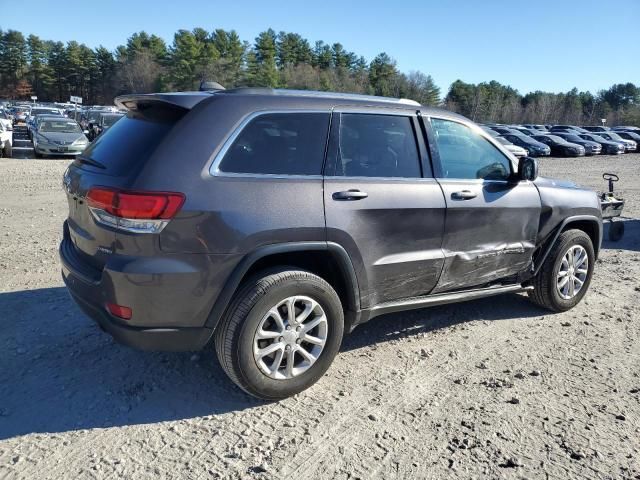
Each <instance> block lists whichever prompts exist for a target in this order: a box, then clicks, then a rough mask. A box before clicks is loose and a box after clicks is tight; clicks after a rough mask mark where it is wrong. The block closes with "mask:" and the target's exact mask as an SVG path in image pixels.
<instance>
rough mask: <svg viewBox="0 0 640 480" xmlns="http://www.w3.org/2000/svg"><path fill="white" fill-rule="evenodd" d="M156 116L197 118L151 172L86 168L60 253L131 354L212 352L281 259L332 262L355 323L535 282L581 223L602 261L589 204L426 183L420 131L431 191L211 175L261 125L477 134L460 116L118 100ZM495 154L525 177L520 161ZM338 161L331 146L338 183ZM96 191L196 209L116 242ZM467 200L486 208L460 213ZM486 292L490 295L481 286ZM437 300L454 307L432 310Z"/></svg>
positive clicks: (294, 101)
mask: <svg viewBox="0 0 640 480" xmlns="http://www.w3.org/2000/svg"><path fill="white" fill-rule="evenodd" d="M145 102H160V103H162V102H168V103H170V104H171V105H173V106H174V107H176V108H181V109H184V110H185V112H188V113H187V114H186V115H184V117H183V118H182V119H181V120H179V121H178V123H177V124H176V125H175V127H174V128H173V129H172V130H171V132H170V133H169V134H168V135H167V136H166V138H165V139H164V140H163V141H162V142H161V144H160V146H159V147H158V148H157V149H156V150H155V152H153V153H152V154H151V155H150V157H149V158H148V159H146V161H144V162H141V163H140V165H138V166H136V167H135V168H131V169H130V170H129V171H127V172H126V173H125V174H124V175H122V176H114V175H107V174H104V173H101V172H100V171H98V169H95V168H91V167H87V166H82V165H79V164H78V163H75V164H73V165H72V166H71V167H70V168H69V171H68V172H67V174H66V175H65V180H64V184H65V188H66V189H67V191H68V199H69V211H70V213H69V219H68V220H67V222H66V224H65V235H64V240H63V244H62V246H61V257H62V263H63V276H64V278H65V282H66V283H67V285H68V286H69V289H70V290H71V292H72V293H73V294H74V298H76V299H77V300H78V302H79V303H80V304H81V305H82V308H83V309H84V310H85V311H87V312H89V314H90V315H91V316H92V317H93V318H95V319H96V320H97V321H98V322H99V323H100V324H101V325H102V326H103V327H104V328H106V329H107V330H109V331H110V332H111V333H112V334H113V335H114V336H115V337H116V338H118V339H120V340H122V341H124V342H126V343H128V344H133V345H136V344H137V345H140V346H142V347H144V348H161V349H167V348H172V349H190V348H197V347H200V346H202V344H203V343H204V341H206V338H208V336H209V335H210V334H211V332H212V331H213V328H215V325H216V324H217V321H218V320H219V318H220V317H221V316H222V314H223V313H224V311H225V309H226V307H227V305H228V303H229V301H230V299H231V297H232V295H233V293H234V292H235V289H236V288H237V287H238V285H239V284H240V282H241V280H242V278H243V276H244V275H245V273H246V272H247V271H248V270H249V269H250V268H251V265H253V263H254V262H255V261H258V260H259V259H264V258H265V256H266V257H268V256H269V255H273V254H275V253H277V254H282V253H284V252H288V251H295V252H306V253H307V254H308V255H309V256H313V255H314V252H317V251H319V250H323V251H327V252H330V253H331V257H330V258H332V259H333V260H332V268H333V269H334V270H336V271H337V272H338V274H339V275H341V276H342V277H343V278H344V283H345V284H346V285H347V286H348V288H347V292H348V295H347V298H345V299H344V302H345V308H346V309H348V310H350V311H353V312H352V313H353V323H358V322H361V321H364V320H366V319H368V318H369V317H370V316H372V315H375V314H379V313H380V312H384V311H392V310H398V309H406V308H416V306H423V305H426V304H428V303H429V302H430V301H433V302H437V301H445V300H446V299H453V300H456V301H457V300H460V299H463V298H466V296H465V293H456V294H455V295H447V294H446V292H448V291H451V290H459V289H461V288H462V289H466V288H469V287H474V288H471V289H470V290H469V295H472V296H479V295H489V294H493V293H495V292H496V290H495V284H501V283H502V284H506V286H507V287H509V288H511V286H513V285H514V283H515V280H514V279H512V278H510V277H511V276H513V275H516V276H518V279H519V282H520V281H523V280H526V278H527V276H530V275H531V272H532V270H533V268H535V266H536V262H537V261H539V260H540V259H541V258H543V256H544V252H545V251H546V250H548V248H550V244H549V242H550V239H553V238H554V235H556V234H557V233H558V231H559V230H558V229H559V228H561V227H562V226H563V221H565V220H566V219H568V218H569V217H572V216H576V215H577V216H579V218H580V219H582V220H581V221H584V220H585V219H586V220H587V221H592V222H594V225H595V228H596V231H597V232H598V238H596V239H595V240H596V245H595V247H596V250H597V249H598V248H599V244H600V240H599V239H600V238H601V230H602V226H601V218H600V209H599V204H598V200H597V197H596V195H595V193H593V192H590V191H587V190H583V189H579V188H577V187H575V186H573V185H561V184H553V183H552V182H551V181H549V180H546V179H539V180H537V181H536V182H534V183H531V182H517V181H515V180H514V181H513V182H502V183H494V182H484V183H482V182H475V181H467V182H463V184H460V183H456V182H453V181H451V180H447V181H444V180H437V179H434V178H429V177H431V172H434V173H435V174H436V177H437V173H438V171H439V165H438V152H437V147H436V146H435V144H434V142H429V141H427V140H428V138H429V137H428V136H429V135H430V129H429V125H428V121H427V122H423V121H422V120H421V121H420V122H418V120H417V119H415V120H414V124H415V125H416V127H417V131H418V132H419V138H418V144H419V147H420V154H421V157H422V158H421V161H422V166H423V172H424V176H425V177H427V178H421V179H372V178H344V177H333V176H331V175H330V174H329V175H327V176H325V177H322V176H315V177H314V176H310V177H276V176H267V175H263V176H260V175H255V176H251V175H242V176H234V175H211V174H210V169H211V166H212V163H213V162H214V159H215V158H216V155H217V154H218V153H219V151H220V149H221V148H222V146H223V145H224V143H225V141H226V140H227V139H228V138H229V137H230V135H232V133H233V131H234V130H235V129H236V128H237V127H238V126H239V125H240V124H241V123H242V122H243V120H244V119H245V118H247V116H249V115H251V114H253V113H255V112H256V111H283V110H298V111H301V110H313V111H327V112H333V111H334V110H335V111H368V112H373V111H375V112H388V113H393V114H406V115H407V116H411V117H414V118H415V115H416V113H417V112H418V115H419V116H420V117H422V118H427V117H429V116H431V115H433V116H438V117H441V118H447V119H454V120H457V121H461V122H465V123H467V124H469V122H468V121H467V120H466V119H464V118H463V117H460V116H459V115H455V114H452V113H449V112H446V111H442V110H438V109H431V108H425V107H417V106H414V105H402V104H399V103H392V102H389V101H378V100H376V99H372V98H362V97H350V96H336V97H335V98H331V97H328V96H322V97H315V96H313V95H310V94H304V95H291V94H278V93H273V92H270V91H250V92H244V93H243V92H238V91H235V92H234V91H226V92H218V93H188V94H177V95H171V94H158V95H130V96H127V97H126V98H121V99H120V100H119V103H121V104H127V105H129V106H131V105H132V104H134V103H136V104H138V105H139V106H140V105H143V104H144V103H145ZM335 118H337V113H334V114H333V119H332V122H333V121H334V119H335ZM108 134H109V132H108V131H107V132H106V133H105V135H108ZM423 135H427V136H426V137H424V136H423ZM488 141H491V142H492V143H494V144H495V145H496V148H498V149H499V150H500V151H502V152H503V153H504V154H505V155H506V156H507V157H508V158H509V159H510V161H511V162H512V165H514V169H515V165H516V162H515V159H514V158H513V157H512V156H511V155H510V154H508V153H507V152H506V151H505V150H504V149H503V148H502V146H501V145H499V144H497V143H496V142H495V141H493V140H492V139H488ZM335 148H336V146H335V142H334V141H333V139H332V138H331V135H330V136H329V140H328V147H327V149H328V155H327V160H326V168H327V169H329V170H328V172H331V167H332V158H333V156H334V155H335V152H334V150H335ZM92 185H103V186H114V187H119V188H125V189H134V190H159V191H178V192H184V193H185V194H186V197H187V198H186V202H185V204H184V206H183V208H182V210H181V212H180V213H179V214H178V216H177V217H176V218H174V219H173V220H172V221H171V222H170V223H169V225H168V226H167V227H166V228H165V229H164V230H163V232H162V233H161V234H160V235H147V234H143V235H139V234H126V233H122V232H117V233H116V232H114V231H112V230H110V229H108V228H106V227H102V226H100V227H99V226H97V225H96V224H95V223H94V222H93V219H92V217H91V216H90V214H89V212H88V210H87V208H86V204H85V202H84V196H85V195H86V192H87V190H88V189H89V188H90V187H91V186H92ZM460 187H463V188H464V189H473V190H476V191H477V193H478V196H477V197H476V198H475V199H473V200H465V201H460V202H458V203H456V202H452V201H451V193H453V192H454V191H457V189H459V188H460ZM349 189H360V190H361V191H364V192H366V193H367V197H366V198H363V199H360V200H355V201H339V200H334V198H333V194H334V193H335V192H340V191H344V190H349ZM108 252H111V253H108ZM507 277H509V278H507ZM486 284H491V285H492V286H491V287H490V288H488V289H485V288H482V286H483V285H486ZM518 284H519V283H515V285H516V286H517V285H518ZM476 286H480V287H481V288H475V287H476ZM441 292H444V293H441ZM472 292H473V293H472ZM430 293H434V294H436V293H437V294H440V295H443V296H440V297H436V296H435V295H434V296H433V298H432V299H431V300H429V298H430V297H429V295H428V294H430ZM438 299H440V300H438ZM106 301H110V302H114V303H118V304H122V305H127V306H130V307H132V309H133V311H134V315H133V318H132V319H131V320H130V321H129V322H126V324H124V322H122V321H119V320H117V319H114V318H112V317H111V316H110V315H108V314H107V313H106V312H105V309H104V303H105V302H106ZM136 332H138V333H139V334H140V335H139V336H138V337H139V341H137V340H136ZM162 332H164V333H165V334H164V335H162V334H161V333H162ZM203 339H205V340H203ZM175 342H177V343H175Z"/></svg>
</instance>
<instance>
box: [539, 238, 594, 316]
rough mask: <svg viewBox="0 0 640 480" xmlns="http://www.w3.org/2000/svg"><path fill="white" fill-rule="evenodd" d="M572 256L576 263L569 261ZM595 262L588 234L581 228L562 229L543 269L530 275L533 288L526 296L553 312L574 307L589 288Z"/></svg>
mask: <svg viewBox="0 0 640 480" xmlns="http://www.w3.org/2000/svg"><path fill="white" fill-rule="evenodd" d="M570 251H571V252H572V253H571V254H570ZM585 256H586V258H584V257H585ZM568 258H569V260H567V259H568ZM574 258H575V263H573V264H572V260H571V259H574ZM581 259H582V260H581ZM580 261H582V263H579V262H580ZM585 262H586V263H587V266H586V268H584V263H585ZM594 263H595V254H594V251H593V244H592V242H591V238H589V235H587V234H586V233H585V232H583V231H582V230H567V231H565V232H562V233H561V234H560V236H559V237H558V239H557V240H556V243H555V245H554V246H553V248H552V249H551V252H549V256H548V257H547V258H546V260H545V261H544V263H543V264H542V268H541V269H540V271H539V272H538V274H537V275H536V276H535V277H534V278H533V280H532V285H533V287H534V290H533V291H531V292H529V297H530V298H531V300H532V301H533V302H534V303H536V304H538V305H540V306H541V307H544V308H546V309H548V310H551V311H554V312H564V311H567V310H569V309H571V308H573V307H575V306H576V305H577V304H578V303H580V300H582V297H584V295H585V294H586V293H587V290H588V289H589V284H590V283H591V277H592V275H593V265H594ZM576 265H577V267H576ZM582 270H584V273H583V272H582ZM574 273H575V275H573V274H574ZM565 279H566V281H565ZM562 282H565V283H562ZM580 282H582V283H580ZM572 284H573V287H572V286H571V285H572Z"/></svg>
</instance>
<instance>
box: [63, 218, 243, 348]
mask: <svg viewBox="0 0 640 480" xmlns="http://www.w3.org/2000/svg"><path fill="white" fill-rule="evenodd" d="M59 253H60V261H61V266H62V277H63V280H64V282H65V284H66V286H67V288H68V290H69V293H70V294H71V296H72V298H73V299H74V300H75V302H76V303H77V304H78V305H79V306H80V308H81V309H82V310H83V312H85V313H86V314H87V315H88V316H89V317H90V318H92V319H93V320H94V321H95V322H96V323H98V324H99V325H100V327H102V329H103V330H105V331H107V332H108V333H109V334H111V335H112V336H113V337H114V338H115V339H116V340H117V341H118V342H120V343H123V344H125V345H129V346H132V347H135V348H139V349H143V350H174V351H185V350H199V349H201V348H203V347H204V346H205V345H206V344H207V341H208V340H209V338H210V337H211V335H212V333H213V329H212V328H209V327H207V326H205V322H206V321H207V319H208V316H209V314H210V312H211V310H212V308H213V303H214V301H215V300H216V298H217V296H218V294H219V288H220V286H221V285H224V281H225V280H226V278H227V269H229V270H230V269H231V268H232V267H233V266H234V265H235V262H233V261H232V259H229V258H226V256H225V258H224V259H222V258H213V259H212V258H211V257H212V256H208V255H188V256H185V258H180V256H179V255H173V256H172V257H171V258H158V257H155V258H136V257H124V258H123V257H121V256H118V255H114V256H113V258H112V259H110V260H109V261H108V262H107V264H106V265H105V266H104V268H103V269H102V270H98V269H96V268H95V267H93V266H91V265H88V264H87V263H86V262H85V261H83V260H82V258H80V256H79V254H78V253H77V252H76V250H75V246H74V244H73V242H72V240H71V239H70V237H69V233H68V230H67V226H66V224H65V235H64V238H63V240H62V242H61V244H60V251H59ZM213 257H219V256H213ZM212 267H213V268H212ZM211 272H216V274H215V275H212V273H211ZM107 302H111V303H115V304H117V305H124V306H127V307H129V308H131V309H132V311H133V315H132V317H131V319H130V320H122V319H120V318H118V317H115V316H113V315H111V313H109V312H108V311H107V309H106V303H107Z"/></svg>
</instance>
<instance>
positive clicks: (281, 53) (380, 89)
mask: <svg viewBox="0 0 640 480" xmlns="http://www.w3.org/2000/svg"><path fill="white" fill-rule="evenodd" d="M206 80H215V81H217V82H218V83H221V84H222V85H224V86H225V87H227V88H230V87H240V86H256V87H279V88H293V89H310V90H330V91H337V92H352V93H366V94H372V95H383V96H392V97H404V98H411V99H413V100H416V101H418V102H420V103H421V104H423V105H442V106H444V107H446V108H448V109H450V110H453V111H456V112H459V113H462V114H463V115H465V116H467V117H469V118H471V119H473V120H475V121H495V122H505V123H513V122H523V123H524V122H531V123H578V124H586V123H598V122H599V121H600V119H601V118H607V119H608V120H609V122H610V123H635V124H639V123H640V87H636V86H635V85H633V84H631V83H627V84H618V85H614V86H612V87H611V88H610V89H608V90H605V91H601V92H597V93H596V94H593V93H591V92H579V91H578V90H577V89H573V90H571V91H569V92H566V93H549V92H541V91H536V92H532V93H527V94H526V95H521V94H520V93H519V92H518V91H517V90H515V89H513V88H511V87H509V86H506V85H501V84H500V83H498V82H496V81H491V82H483V83H479V84H471V83H465V82H463V81H461V80H457V81H455V82H454V83H453V84H452V85H451V86H450V88H449V90H448V92H447V94H446V95H445V96H444V98H442V97H441V92H440V89H439V88H438V87H437V86H436V84H435V82H434V80H433V78H432V77H431V76H430V75H427V74H425V73H423V72H419V71H412V72H408V73H403V72H400V71H399V70H398V67H397V64H396V62H395V60H393V59H392V58H391V57H390V56H389V55H388V54H386V53H380V54H378V55H377V56H376V57H375V58H374V59H373V60H371V61H370V62H368V61H367V60H366V59H365V58H364V57H363V56H361V55H357V54H356V53H354V52H351V51H348V50H346V49H345V48H344V46H343V45H342V44H340V43H332V44H330V43H325V42H324V41H316V42H315V43H313V44H312V43H310V42H309V41H308V40H307V39H305V38H304V37H302V36H301V35H299V34H297V33H292V32H278V33H276V32H275V31H274V30H272V29H268V30H266V31H264V32H261V33H260V34H259V35H258V36H257V37H256V38H255V40H254V42H253V43H249V42H247V41H244V40H242V39H241V38H240V37H239V35H238V34H237V32H235V31H234V30H230V31H227V30H223V29H216V30H213V31H211V32H209V31H207V30H205V29H202V28H195V29H193V30H191V31H189V30H179V31H177V32H176V33H175V35H174V37H173V41H172V43H171V44H170V45H167V43H166V42H165V41H164V40H163V39H162V38H160V37H158V36H156V35H153V34H148V33H146V32H144V31H141V32H137V33H134V34H133V35H131V36H130V37H129V38H128V39H127V41H126V43H125V44H124V45H120V46H118V47H117V48H116V49H115V51H110V50H108V49H107V48H105V47H103V46H100V47H97V48H89V47H88V46H86V45H85V44H82V43H79V42H76V41H70V42H67V43H66V44H64V43H62V42H59V41H53V40H43V39H41V38H39V37H38V36H36V35H33V34H30V35H28V36H26V37H25V35H24V34H23V33H22V32H19V31H16V30H6V31H3V30H0V98H11V99H28V98H29V97H30V96H32V95H36V96H37V97H38V99H39V100H43V101H47V100H48V101H68V99H69V96H70V95H76V96H81V97H83V99H84V102H85V103H87V104H110V103H112V101H113V98H114V97H115V96H117V95H120V94H123V93H134V92H136V93H147V92H154V91H171V90H196V89H197V88H198V87H199V85H200V82H201V81H206Z"/></svg>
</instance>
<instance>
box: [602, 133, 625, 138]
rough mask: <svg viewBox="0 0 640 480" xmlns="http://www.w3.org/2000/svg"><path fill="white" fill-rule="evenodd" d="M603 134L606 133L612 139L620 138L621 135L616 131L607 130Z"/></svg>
mask: <svg viewBox="0 0 640 480" xmlns="http://www.w3.org/2000/svg"><path fill="white" fill-rule="evenodd" d="M605 135H607V136H608V137H609V138H611V139H612V140H622V137H621V136H620V135H618V134H617V133H613V132H607V133H606V134H605Z"/></svg>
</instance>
